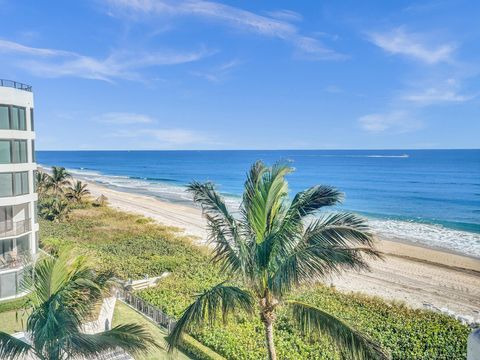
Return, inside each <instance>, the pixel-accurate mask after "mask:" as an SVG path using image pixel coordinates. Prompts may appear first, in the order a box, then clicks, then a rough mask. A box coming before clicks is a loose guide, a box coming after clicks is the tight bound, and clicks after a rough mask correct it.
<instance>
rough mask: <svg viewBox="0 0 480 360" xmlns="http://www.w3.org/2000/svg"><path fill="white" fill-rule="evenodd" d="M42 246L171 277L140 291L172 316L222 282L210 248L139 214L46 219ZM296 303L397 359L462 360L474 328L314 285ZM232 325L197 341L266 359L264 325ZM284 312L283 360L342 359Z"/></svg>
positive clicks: (139, 273) (100, 212) (125, 274)
mask: <svg viewBox="0 0 480 360" xmlns="http://www.w3.org/2000/svg"><path fill="white" fill-rule="evenodd" d="M40 233H41V241H42V246H44V247H47V248H48V247H50V248H51V249H56V248H58V247H59V246H60V245H65V244H70V245H71V246H76V247H77V248H78V249H79V250H80V251H81V252H84V253H88V254H90V255H91V256H93V257H95V259H96V263H97V266H98V267H99V268H101V269H104V270H106V269H110V270H112V271H114V272H115V274H116V275H117V276H119V277H122V278H129V277H132V278H138V277H143V276H144V275H145V274H148V275H149V276H155V275H159V274H161V273H162V272H164V271H170V272H172V274H171V275H170V276H169V277H167V278H165V279H164V280H162V282H161V284H160V285H159V286H158V287H157V288H153V289H149V290H144V291H142V292H141V293H140V296H142V297H143V298H144V299H146V300H148V301H150V302H151V303H153V304H155V305H157V306H159V307H161V308H162V309H164V310H165V311H166V312H167V313H169V314H171V315H174V316H179V315H180V314H181V312H182V310H183V309H184V308H185V307H186V306H187V305H188V304H189V303H190V302H191V301H192V298H193V296H194V295H195V294H197V293H199V292H201V291H203V290H205V289H207V288H209V287H211V286H212V285H214V284H215V283H217V282H218V281H220V280H222V279H223V277H222V275H221V274H220V272H219V270H218V268H216V266H214V265H212V264H211V263H210V262H209V256H208V254H207V253H206V251H205V249H203V248H199V247H196V246H194V245H192V243H191V242H190V241H189V239H186V238H184V237H181V236H179V235H178V233H176V232H175V229H172V228H168V227H164V226H160V225H157V224H154V223H152V222H150V221H148V219H145V218H143V217H140V216H136V215H131V214H126V213H123V212H119V211H115V210H113V209H110V208H108V207H93V206H91V205H88V204H87V205H84V206H82V208H81V209H75V210H73V211H72V213H71V214H70V215H69V219H68V220H66V221H65V222H60V223H55V222H50V221H45V220H41V226H40ZM294 297H296V298H298V299H301V300H304V301H305V302H308V303H311V304H314V305H315V304H320V303H321V304H323V305H322V306H327V307H328V309H327V310H328V311H330V312H331V313H332V314H334V315H336V316H338V317H340V318H342V319H345V320H346V321H349V322H351V323H355V325H356V327H357V328H358V329H359V330H361V331H364V332H365V333H366V334H368V335H370V336H371V337H372V338H373V339H375V340H377V341H378V342H379V343H380V344H381V345H383V346H384V347H385V348H386V349H388V350H389V351H390V352H391V354H392V356H393V358H394V359H401V360H406V359H412V360H413V359H415V360H417V359H455V360H456V359H465V357H466V355H465V353H466V339H467V336H468V334H469V331H470V330H469V328H468V327H466V326H463V325H461V324H460V323H459V322H458V321H456V320H454V319H452V318H450V317H448V316H445V315H441V314H436V313H431V312H428V311H421V310H412V309H409V308H407V307H405V306H402V305H398V304H392V303H387V302H384V301H382V300H379V299H373V298H371V297H365V296H359V295H352V294H343V293H341V292H337V291H335V290H333V289H330V288H325V287H321V286H319V287H316V288H315V289H306V290H304V291H299V292H298V293H296V294H295V295H294ZM234 320H235V321H230V322H229V324H228V325H226V326H223V325H220V324H219V325H215V326H213V327H205V328H203V329H199V330H197V331H195V333H193V334H192V335H194V337H196V338H197V339H198V340H200V341H201V342H202V343H203V344H205V345H207V346H209V347H211V348H213V349H215V350H216V351H217V352H218V353H220V354H222V355H224V356H225V357H226V358H229V359H234V358H235V359H265V357H266V355H267V354H266V350H265V346H264V344H265V343H264V329H263V325H262V324H261V322H260V321H259V320H256V319H255V318H251V317H248V316H247V315H245V314H242V313H238V314H236V315H235V319H234ZM291 325H292V324H291V323H290V322H289V320H288V318H287V317H286V316H284V314H283V313H280V314H279V316H278V321H277V324H276V335H277V338H276V346H277V353H278V356H279V358H282V359H340V358H341V355H340V353H339V351H338V349H337V348H336V347H335V346H334V345H333V344H332V343H331V342H330V341H329V340H328V339H327V338H324V337H320V338H318V339H311V341H306V340H304V339H303V338H302V337H300V336H298V335H297V334H296V332H294V331H293V328H292V326H291Z"/></svg>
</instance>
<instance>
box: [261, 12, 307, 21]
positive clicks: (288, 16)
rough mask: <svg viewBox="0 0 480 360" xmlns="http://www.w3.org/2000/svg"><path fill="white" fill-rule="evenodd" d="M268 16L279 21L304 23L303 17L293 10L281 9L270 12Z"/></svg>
mask: <svg viewBox="0 0 480 360" xmlns="http://www.w3.org/2000/svg"><path fill="white" fill-rule="evenodd" d="M267 15H268V16H270V17H272V18H275V19H278V20H285V21H302V20H303V16H302V15H301V14H299V13H297V12H295V11H292V10H286V9H281V10H274V11H268V12H267Z"/></svg>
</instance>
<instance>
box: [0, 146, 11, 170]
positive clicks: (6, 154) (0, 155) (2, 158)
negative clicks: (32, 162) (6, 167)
mask: <svg viewBox="0 0 480 360" xmlns="http://www.w3.org/2000/svg"><path fill="white" fill-rule="evenodd" d="M11 158H12V157H11V149H10V141H9V140H0V164H10V163H11Z"/></svg>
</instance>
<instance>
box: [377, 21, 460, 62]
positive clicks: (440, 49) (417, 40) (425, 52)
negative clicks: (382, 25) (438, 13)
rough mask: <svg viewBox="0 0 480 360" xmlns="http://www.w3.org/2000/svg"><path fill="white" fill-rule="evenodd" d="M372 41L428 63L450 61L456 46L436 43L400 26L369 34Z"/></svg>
mask: <svg viewBox="0 0 480 360" xmlns="http://www.w3.org/2000/svg"><path fill="white" fill-rule="evenodd" d="M368 37H369V39H370V41H371V42H373V43H374V44H375V45H377V46H378V47H380V48H382V49H383V50H385V51H386V52H388V53H391V54H399V55H404V56H408V57H412V58H414V59H416V60H420V61H422V62H425V63H427V64H436V63H440V62H450V61H451V60H452V55H453V52H454V50H455V46H454V45H453V44H450V43H444V44H438V42H437V44H434V43H433V41H431V40H430V39H427V38H426V36H424V35H420V34H417V33H409V32H407V31H406V30H405V28H404V27H399V28H396V29H393V30H392V31H388V32H385V33H380V32H372V33H370V34H368Z"/></svg>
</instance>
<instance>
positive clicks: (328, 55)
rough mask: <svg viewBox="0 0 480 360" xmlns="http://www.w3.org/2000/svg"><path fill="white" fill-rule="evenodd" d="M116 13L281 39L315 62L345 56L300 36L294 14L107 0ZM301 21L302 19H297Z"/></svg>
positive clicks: (157, 0) (191, 0)
mask: <svg viewBox="0 0 480 360" xmlns="http://www.w3.org/2000/svg"><path fill="white" fill-rule="evenodd" d="M106 1H107V3H108V4H110V7H111V9H112V11H113V12H117V13H118V12H120V13H122V14H123V15H126V16H129V17H131V16H132V15H138V14H141V15H144V16H152V14H155V15H157V16H158V15H170V16H172V15H173V16H196V17H199V18H203V19H207V20H212V21H217V22H221V23H223V24H226V25H228V26H230V27H232V28H236V29H240V30H245V31H249V32H252V33H256V34H259V35H263V36H268V37H274V38H278V39H281V40H284V41H287V42H290V43H291V44H293V45H294V46H295V47H296V48H297V50H298V51H301V52H302V53H304V54H305V55H306V56H308V58H310V59H315V60H326V59H340V58H343V57H344V56H343V55H341V54H338V53H337V52H335V51H334V50H331V49H328V48H326V47H325V46H324V45H323V44H322V43H321V42H320V41H319V40H318V39H315V38H313V37H308V36H305V35H303V34H301V33H300V31H299V29H298V28H297V27H296V26H295V25H293V24H291V23H290V22H288V21H287V19H285V15H286V14H287V13H288V14H289V15H290V19H289V20H290V21H291V20H292V16H293V15H294V14H295V13H293V12H285V11H283V13H282V15H283V19H280V18H278V15H279V13H278V12H277V18H274V17H269V16H262V15H258V14H256V13H253V12H250V11H246V10H243V9H240V8H237V7H233V6H229V5H225V4H221V3H217V2H213V1H202V0H186V1H168V0H106ZM297 20H298V16H297Z"/></svg>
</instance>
